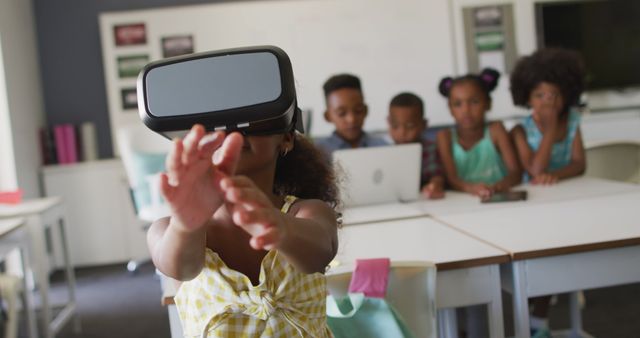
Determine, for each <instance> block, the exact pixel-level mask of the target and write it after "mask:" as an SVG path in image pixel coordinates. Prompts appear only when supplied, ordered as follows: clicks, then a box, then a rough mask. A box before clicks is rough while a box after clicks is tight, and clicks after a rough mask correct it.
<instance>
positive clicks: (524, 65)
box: [511, 48, 586, 112]
mask: <svg viewBox="0 0 640 338" xmlns="http://www.w3.org/2000/svg"><path fill="white" fill-rule="evenodd" d="M585 76H586V74H585V69H584V63H583V61H582V57H580V54H578V53H577V52H574V51H571V50H568V49H562V48H543V49H540V50H538V51H536V52H535V53H533V54H531V55H530V56H524V57H522V58H520V60H518V63H517V64H516V67H515V68H514V70H513V72H512V73H511V97H512V98H513V104H515V105H517V106H522V107H527V106H528V104H529V97H530V95H531V91H533V90H534V88H536V87H537V86H538V85H539V84H540V83H542V82H548V83H552V84H554V85H556V86H558V88H560V93H561V94H562V98H563V99H564V102H565V107H564V109H563V112H566V111H568V109H569V107H571V106H575V105H577V104H579V103H580V95H581V94H582V92H583V91H584V88H585Z"/></svg>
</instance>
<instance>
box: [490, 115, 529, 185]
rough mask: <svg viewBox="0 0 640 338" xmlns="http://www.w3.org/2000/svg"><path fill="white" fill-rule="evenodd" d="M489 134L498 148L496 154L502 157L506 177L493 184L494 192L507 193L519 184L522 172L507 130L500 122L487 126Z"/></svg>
mask: <svg viewBox="0 0 640 338" xmlns="http://www.w3.org/2000/svg"><path fill="white" fill-rule="evenodd" d="M489 132H490V133H491V139H492V141H493V142H494V144H495V145H496V146H497V148H498V152H499V153H500V156H501V157H502V161H503V162H504V164H505V166H506V167H507V175H506V176H505V177H504V178H503V179H502V180H500V181H499V182H497V183H496V184H494V186H493V187H494V189H495V191H507V190H509V188H511V187H513V186H514V185H517V184H518V183H520V180H521V179H522V171H521V170H520V165H519V164H518V158H517V156H516V152H515V150H514V148H513V143H512V142H511V138H509V134H508V133H507V130H506V129H504V125H503V124H502V122H493V123H491V125H490V126H489Z"/></svg>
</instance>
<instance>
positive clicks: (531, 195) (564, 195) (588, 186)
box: [410, 176, 638, 217]
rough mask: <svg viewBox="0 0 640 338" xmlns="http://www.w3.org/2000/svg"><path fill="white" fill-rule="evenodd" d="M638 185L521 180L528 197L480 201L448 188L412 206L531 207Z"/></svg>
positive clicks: (463, 209)
mask: <svg viewBox="0 0 640 338" xmlns="http://www.w3.org/2000/svg"><path fill="white" fill-rule="evenodd" d="M637 189H638V185H634V184H629V183H622V182H616V181H611V180H604V179H600V178H594V177H585V176H582V177H577V178H572V179H567V180H563V181H561V182H559V183H557V184H555V185H551V186H541V185H531V184H522V185H519V186H516V187H514V188H513V189H512V190H524V191H527V193H528V197H527V200H526V201H516V202H504V203H481V202H480V198H478V197H476V196H473V195H471V194H467V193H462V192H458V191H447V192H446V195H445V198H444V199H441V200H428V201H421V202H418V203H413V204H410V206H412V207H418V208H420V210H421V212H422V213H423V214H425V215H429V216H436V217H437V216H444V215H455V214H459V213H468V212H476V211H487V210H497V209H498V210H499V209H513V208H519V207H528V206H531V205H534V204H553V203H555V202H559V201H568V200H575V199H581V198H586V197H595V196H605V195H611V194H617V193H624V192H630V191H635V190H637Z"/></svg>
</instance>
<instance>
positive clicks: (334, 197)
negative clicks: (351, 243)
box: [273, 132, 339, 209]
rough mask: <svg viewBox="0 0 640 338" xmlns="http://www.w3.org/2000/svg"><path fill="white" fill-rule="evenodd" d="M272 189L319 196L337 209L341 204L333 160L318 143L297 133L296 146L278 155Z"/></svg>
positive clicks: (280, 193) (283, 193) (278, 192)
mask: <svg viewBox="0 0 640 338" xmlns="http://www.w3.org/2000/svg"><path fill="white" fill-rule="evenodd" d="M273 191H274V193H275V194H278V195H294V196H296V197H299V198H304V199H319V200H322V201H324V202H327V203H328V204H329V205H330V206H331V207H332V208H334V209H335V208H338V207H339V191H338V187H337V184H336V176H335V174H334V172H333V168H332V167H331V164H330V162H328V161H327V160H326V158H325V155H324V154H323V153H322V152H321V151H320V150H319V149H318V148H316V146H314V145H313V144H312V143H311V142H310V141H309V140H308V139H307V138H306V137H305V136H303V135H302V134H299V133H297V132H296V133H295V140H294V146H293V149H291V151H290V152H289V153H287V154H286V155H285V156H282V155H281V156H279V157H278V161H277V162H276V176H275V180H274V184H273Z"/></svg>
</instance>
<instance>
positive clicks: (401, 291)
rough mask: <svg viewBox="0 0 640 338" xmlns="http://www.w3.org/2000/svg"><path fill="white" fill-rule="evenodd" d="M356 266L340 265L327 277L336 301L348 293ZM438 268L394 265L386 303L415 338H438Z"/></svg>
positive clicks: (397, 263) (419, 265)
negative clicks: (393, 309)
mask: <svg viewBox="0 0 640 338" xmlns="http://www.w3.org/2000/svg"><path fill="white" fill-rule="evenodd" d="M354 268H355V265H354V264H346V265H338V266H337V267H334V268H331V270H329V272H327V274H326V278H327V290H328V291H329V293H330V294H331V295H333V296H334V297H337V298H339V297H344V296H345V295H346V294H347V293H348V289H349V283H350V281H351V275H352V273H353V271H354ZM435 295H436V268H435V265H433V264H431V263H429V262H404V261H398V262H391V267H390V271H389V282H388V286H387V294H386V297H385V299H386V300H387V301H388V302H389V303H390V304H391V305H393V307H394V308H395V309H396V310H397V311H398V313H399V314H400V315H401V316H402V318H403V320H404V321H405V323H406V324H407V326H408V327H409V329H410V330H411V332H412V333H413V334H414V336H415V337H424V338H429V337H433V338H435V337H436V307H435V298H436V296H435Z"/></svg>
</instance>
